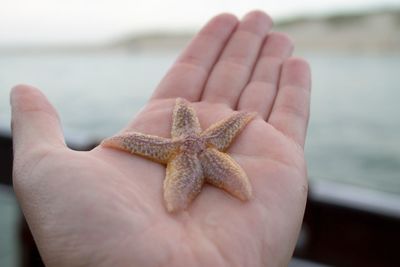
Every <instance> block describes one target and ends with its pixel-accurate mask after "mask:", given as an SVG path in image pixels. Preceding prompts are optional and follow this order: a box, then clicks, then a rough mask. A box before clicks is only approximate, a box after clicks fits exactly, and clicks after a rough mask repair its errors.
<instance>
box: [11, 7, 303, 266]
mask: <svg viewBox="0 0 400 267" xmlns="http://www.w3.org/2000/svg"><path fill="white" fill-rule="evenodd" d="M271 27H272V22H271V19H270V18H269V17H268V16H267V15H266V14H264V13H263V12H261V11H253V12H250V13H248V14H247V15H246V16H245V17H244V18H243V19H242V20H240V21H238V19H237V18H236V17H234V16H233V15H230V14H221V15H218V16H216V17H215V18H213V19H212V20H210V21H209V22H208V24H207V25H206V26H204V28H203V29H201V30H200V32H199V33H198V34H197V35H196V36H195V37H194V38H193V40H192V41H191V42H190V43H189V45H188V46H187V47H186V49H185V50H184V51H183V52H182V54H181V55H180V56H179V58H178V59H177V61H176V62H175V63H174V64H173V66H172V67H171V69H170V70H169V71H168V73H167V74H166V76H165V77H164V78H163V79H162V81H161V82H160V84H159V85H158V86H157V88H156V89H155V91H154V94H153V96H152V97H151V99H150V100H149V101H148V103H147V104H146V105H145V107H144V108H143V109H142V111H141V112H140V113H139V114H137V115H136V116H135V118H134V119H133V120H132V121H131V122H130V123H129V124H128V125H127V127H126V128H125V129H123V130H122V132H125V131H130V130H135V131H137V132H143V133H148V134H152V135H158V136H163V137H170V130H171V113H172V108H173V106H174V103H175V99H176V98H177V97H183V98H186V99H187V100H189V101H191V102H193V103H192V106H193V107H194V108H195V110H196V113H197V115H198V117H199V120H200V124H201V126H202V128H203V129H206V128H207V127H208V126H210V125H211V124H212V123H214V122H216V121H219V120H221V119H222V118H225V117H227V116H229V115H230V114H232V112H233V111H235V110H249V111H256V112H258V115H257V117H256V118H255V119H253V120H252V121H251V122H250V123H249V124H248V125H247V126H246V128H245V129H244V130H243V132H241V134H240V135H239V136H238V137H237V139H235V141H234V142H233V144H232V145H231V147H230V148H229V149H228V151H227V153H229V154H230V155H231V156H232V157H233V158H234V159H235V160H236V161H237V162H238V164H239V165H240V166H241V167H242V168H243V169H244V171H245V172H246V173H247V175H248V177H249V179H250V182H251V184H252V187H253V196H252V198H251V199H250V200H249V201H246V202H242V201H240V200H238V199H236V198H234V197H232V196H230V195H229V194H228V193H226V192H224V191H222V190H220V189H217V188H215V187H213V186H209V185H205V186H204V188H203V190H202V192H201V193H200V194H199V196H198V197H197V198H196V199H195V200H194V201H193V203H192V204H191V205H190V206H189V208H188V209H187V210H185V211H182V212H179V213H176V214H171V213H168V212H167V210H166V208H165V205H164V203H163V198H162V196H163V194H162V184H163V179H164V177H165V166H163V165H161V164H157V163H154V162H152V161H149V160H146V159H144V158H141V157H138V156H135V155H131V154H128V153H126V152H122V151H118V150H115V149H111V148H106V147H101V146H98V147H96V148H94V149H93V150H91V151H86V152H78V151H73V150H71V149H69V148H67V147H66V146H65V143H64V137H63V133H62V129H61V125H60V121H59V118H58V115H57V113H56V110H55V108H54V107H53V106H52V105H51V104H50V103H49V102H48V100H47V99H46V98H45V96H44V95H43V94H42V93H41V92H40V91H39V90H38V89H35V88H33V87H31V86H27V85H19V86H16V87H14V88H13V90H12V92H11V106H12V130H13V142H14V169H13V174H14V175H13V179H14V180H13V181H14V189H15V192H16V195H17V198H18V201H19V203H20V205H21V207H22V210H23V213H24V215H25V217H26V219H27V222H28V224H29V227H30V229H31V231H32V234H33V236H34V239H35V241H36V243H37V245H38V248H39V252H40V254H41V256H42V258H43V260H44V262H45V264H46V265H47V266H111V265H113V266H145V267H146V266H286V265H287V264H288V262H289V261H290V258H291V256H292V253H293V250H294V247H295V244H296V240H297V237H298V233H299V230H300V226H301V222H302V218H303V213H304V207H305V203H306V197H307V171H306V162H305V160H304V152H303V147H304V142H305V136H306V129H307V122H308V118H309V101H310V69H309V66H308V64H307V62H306V61H304V60H303V59H300V58H294V57H291V54H292V50H293V44H292V42H291V41H290V39H289V38H288V37H287V36H286V35H284V34H282V33H271ZM149 75H150V74H149ZM149 78H150V77H149Z"/></svg>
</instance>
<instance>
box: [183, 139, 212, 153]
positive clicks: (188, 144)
mask: <svg viewBox="0 0 400 267" xmlns="http://www.w3.org/2000/svg"><path fill="white" fill-rule="evenodd" d="M205 149H206V142H205V140H204V138H202V137H200V136H197V135H189V136H186V137H185V138H184V139H183V142H182V145H181V150H182V151H190V152H192V153H196V154H197V153H201V152H202V151H204V150H205Z"/></svg>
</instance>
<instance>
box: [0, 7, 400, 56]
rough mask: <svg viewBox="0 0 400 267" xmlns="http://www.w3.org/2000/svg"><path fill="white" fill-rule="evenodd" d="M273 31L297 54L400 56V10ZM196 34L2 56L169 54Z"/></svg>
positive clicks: (0, 49) (291, 23)
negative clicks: (290, 41) (288, 40)
mask: <svg viewBox="0 0 400 267" xmlns="http://www.w3.org/2000/svg"><path fill="white" fill-rule="evenodd" d="M273 30H274V31H280V32H284V33H287V34H288V35H289V36H290V37H291V38H292V39H293V41H294V43H295V45H296V49H297V50H298V51H300V52H301V51H329V52H358V53H360V52H365V53H384V54H390V53H400V9H392V10H390V9H382V10H367V11H363V12H360V13H354V12H353V13H338V14H332V15H325V16H299V17H292V18H289V19H283V20H278V21H276V23H275V26H274V28H273ZM193 35H194V32H162V31H160V32H146V33H142V34H132V35H130V34H127V35H126V36H122V37H121V38H119V39H118V38H117V40H111V41H109V42H106V43H100V44H87V45H76V44H74V45H68V44H62V45H45V44H43V45H24V44H18V45H13V46H2V45H1V44H0V53H52V52H53V53H54V52H56V53H60V52H72V53H75V52H84V53H96V52H100V53H102V52H103V53H104V52H107V51H108V52H109V51H115V50H117V51H134V52H141V51H142V52H146V51H158V52H162V51H169V50H175V49H179V48H182V47H183V46H184V45H185V44H186V43H188V42H189V40H190V39H191V38H192V37H193Z"/></svg>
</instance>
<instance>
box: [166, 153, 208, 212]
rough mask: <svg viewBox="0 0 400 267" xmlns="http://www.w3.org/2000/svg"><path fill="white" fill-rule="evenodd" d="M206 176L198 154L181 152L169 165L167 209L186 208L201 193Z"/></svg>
mask: <svg viewBox="0 0 400 267" xmlns="http://www.w3.org/2000/svg"><path fill="white" fill-rule="evenodd" d="M203 182H204V176H203V170H202V167H201V163H200V160H199V159H198V157H197V155H196V154H189V153H179V154H177V155H176V157H175V158H173V159H172V160H171V161H170V162H169V163H168V165H167V173H166V178H165V180H164V200H165V203H166V207H167V210H168V211H169V212H175V211H180V210H183V209H185V208H186V207H187V206H188V205H189V204H190V202H191V201H192V200H193V199H194V198H195V197H196V196H197V195H198V193H200V191H201V188H202V186H203Z"/></svg>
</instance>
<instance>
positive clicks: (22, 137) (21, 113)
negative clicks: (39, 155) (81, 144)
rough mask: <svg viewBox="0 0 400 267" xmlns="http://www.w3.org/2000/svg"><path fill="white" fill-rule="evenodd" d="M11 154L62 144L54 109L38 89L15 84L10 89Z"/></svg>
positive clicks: (20, 154) (15, 154) (61, 134)
mask: <svg viewBox="0 0 400 267" xmlns="http://www.w3.org/2000/svg"><path fill="white" fill-rule="evenodd" d="M10 102H11V125H12V127H11V128H12V136H13V145H14V156H15V157H18V156H22V155H24V154H29V152H30V151H35V150H36V151H37V150H41V151H43V150H44V151H46V150H48V149H51V148H54V147H65V142H64V136H63V133H62V129H61V125H60V120H59V118H58V115H57V111H56V110H55V108H54V107H53V106H52V105H51V104H50V102H49V101H48V100H47V98H46V97H45V96H44V95H43V93H42V92H40V91H39V90H38V89H36V88H34V87H31V86H28V85H17V86H15V87H14V88H13V89H12V90H11V97H10Z"/></svg>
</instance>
